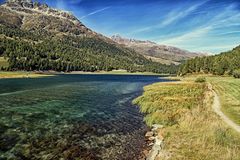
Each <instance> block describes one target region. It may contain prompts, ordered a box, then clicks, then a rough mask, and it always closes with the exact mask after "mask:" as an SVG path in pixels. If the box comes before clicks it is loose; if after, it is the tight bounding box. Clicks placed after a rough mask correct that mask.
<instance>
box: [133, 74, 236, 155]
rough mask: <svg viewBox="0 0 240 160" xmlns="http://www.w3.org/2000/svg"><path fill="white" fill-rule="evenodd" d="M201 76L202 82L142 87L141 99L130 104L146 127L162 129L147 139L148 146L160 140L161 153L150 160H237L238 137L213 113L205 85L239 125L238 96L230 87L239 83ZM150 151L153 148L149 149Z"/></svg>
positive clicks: (189, 80) (191, 80)
mask: <svg viewBox="0 0 240 160" xmlns="http://www.w3.org/2000/svg"><path fill="white" fill-rule="evenodd" d="M205 76H206V77H207V78H206V79H205V78H196V77H197V76H196V75H194V76H187V77H185V78H181V81H176V82H166V83H156V84H152V85H149V86H146V87H145V88H144V93H143V95H142V96H140V97H138V98H137V99H135V100H134V104H137V105H139V106H140V110H141V112H142V113H144V114H145V118H144V120H145V122H146V123H147V125H148V126H150V127H152V126H153V128H154V127H155V126H156V124H157V125H163V127H161V128H159V129H158V133H157V136H156V134H155V136H156V137H151V136H150V137H149V138H148V140H150V143H149V145H154V143H152V141H155V143H156V140H157V139H159V138H160V139H161V138H162V139H163V143H162V144H161V150H159V152H158V154H157V155H156V157H154V159H155V158H156V159H167V158H169V157H171V159H238V158H239V152H240V135H239V134H238V133H237V132H236V131H235V130H233V129H231V127H230V126H228V124H226V123H225V122H224V121H223V120H222V119H221V117H219V116H218V115H217V114H216V113H215V112H214V110H213V108H212V104H213V98H214V94H213V92H212V90H211V89H210V88H208V85H207V84H208V83H207V82H209V83H211V84H212V85H213V88H214V90H216V92H217V93H218V95H219V96H220V97H221V104H222V105H223V107H222V110H223V112H224V113H226V115H229V117H230V118H231V119H232V120H234V122H236V123H239V120H240V119H239V117H240V116H238V115H239V113H240V112H239V110H237V109H239V108H237V104H236V103H239V97H240V96H237V95H236V94H234V93H237V92H238V91H237V90H238V89H239V87H233V86H235V85H238V84H239V83H240V82H239V79H238V80H237V79H233V78H230V77H220V76H209V75H205ZM205 81H206V82H205ZM223 82H225V83H223ZM229 86H232V87H229ZM224 88H225V89H226V88H228V90H224ZM236 88H237V89H236ZM235 95H236V96H235ZM230 98H231V99H230ZM227 99H228V100H227ZM229 100H232V101H229ZM238 106H239V105H238ZM148 134H149V133H148ZM150 135H151V132H150ZM153 149H156V148H154V146H153ZM153 149H152V150H151V152H150V154H149V158H151V156H152V155H151V153H153V152H152V151H153Z"/></svg>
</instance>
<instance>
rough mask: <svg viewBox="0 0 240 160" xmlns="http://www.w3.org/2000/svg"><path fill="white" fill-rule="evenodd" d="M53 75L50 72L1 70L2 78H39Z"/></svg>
mask: <svg viewBox="0 0 240 160" xmlns="http://www.w3.org/2000/svg"><path fill="white" fill-rule="evenodd" d="M46 76H53V75H50V74H38V73H34V72H20V71H19V72H0V79H3V78H38V77H46Z"/></svg>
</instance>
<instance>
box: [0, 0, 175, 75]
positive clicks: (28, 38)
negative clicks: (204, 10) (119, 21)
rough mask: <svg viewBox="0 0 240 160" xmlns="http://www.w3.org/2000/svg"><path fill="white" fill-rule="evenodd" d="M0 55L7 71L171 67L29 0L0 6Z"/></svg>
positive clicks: (14, 0)
mask: <svg viewBox="0 0 240 160" xmlns="http://www.w3.org/2000/svg"><path fill="white" fill-rule="evenodd" d="M0 57H5V59H6V60H8V63H9V66H8V67H1V68H2V69H8V70H55V71H97V70H107V71H108V70H112V69H126V70H128V71H152V72H161V73H175V72H176V71H177V66H175V65H171V66H167V65H161V64H159V63H155V62H152V61H151V60H148V59H146V58H145V57H144V56H142V55H140V54H138V53H136V52H135V51H134V50H131V49H128V48H126V47H123V46H120V45H118V44H116V43H115V42H113V41H112V40H111V39H109V38H107V37H105V36H103V35H100V34H98V33H96V32H94V31H92V30H90V29H88V28H87V27H86V26H84V25H83V24H82V23H81V22H80V21H79V20H78V19H77V18H76V17H74V16H73V15H72V14H71V13H68V12H64V11H61V10H56V9H53V8H50V7H48V6H47V5H46V4H40V3H38V2H34V3H33V2H32V1H31V0H9V1H7V2H6V3H4V4H2V5H1V6H0Z"/></svg>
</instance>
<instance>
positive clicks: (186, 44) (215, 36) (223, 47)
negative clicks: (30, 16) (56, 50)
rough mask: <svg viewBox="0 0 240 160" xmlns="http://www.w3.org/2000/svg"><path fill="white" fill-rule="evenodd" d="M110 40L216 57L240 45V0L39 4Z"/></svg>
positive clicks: (49, 1)
mask: <svg viewBox="0 0 240 160" xmlns="http://www.w3.org/2000/svg"><path fill="white" fill-rule="evenodd" d="M39 1H40V2H45V3H47V4H49V5H50V6H52V7H55V8H58V9H64V10H67V11H71V12H72V13H73V14H74V15H75V16H77V17H78V18H79V19H80V21H81V22H82V23H83V24H85V25H86V26H87V27H89V28H90V29H92V30H94V31H96V32H98V33H101V34H103V35H106V36H109V37H110V36H112V35H115V34H119V35H121V36H123V37H126V38H134V39H140V40H150V41H153V42H156V43H158V44H165V45H171V46H176V47H179V48H182V49H187V50H190V51H197V52H208V53H210V54H216V53H219V52H222V51H227V50H231V49H232V48H234V47H236V46H237V45H239V44H240V0H39Z"/></svg>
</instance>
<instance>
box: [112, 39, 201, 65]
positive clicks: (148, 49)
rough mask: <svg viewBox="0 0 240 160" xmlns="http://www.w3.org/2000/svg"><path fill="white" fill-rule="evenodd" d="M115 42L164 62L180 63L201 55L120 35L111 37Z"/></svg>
mask: <svg viewBox="0 0 240 160" xmlns="http://www.w3.org/2000/svg"><path fill="white" fill-rule="evenodd" d="M111 39H112V40H113V41H115V42H116V43H119V44H122V45H124V46H127V47H130V48H132V49H134V50H135V51H137V52H138V53H140V54H142V55H144V56H145V57H147V58H149V59H151V60H153V61H157V62H161V63H164V64H171V63H173V64H180V62H181V61H184V60H187V59H191V58H194V57H197V56H202V54H200V53H195V52H190V51H187V50H184V49H180V48H177V47H172V46H167V45H159V44H157V43H154V42H151V41H141V40H135V39H128V38H123V37H121V36H120V35H114V36H112V37H111Z"/></svg>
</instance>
